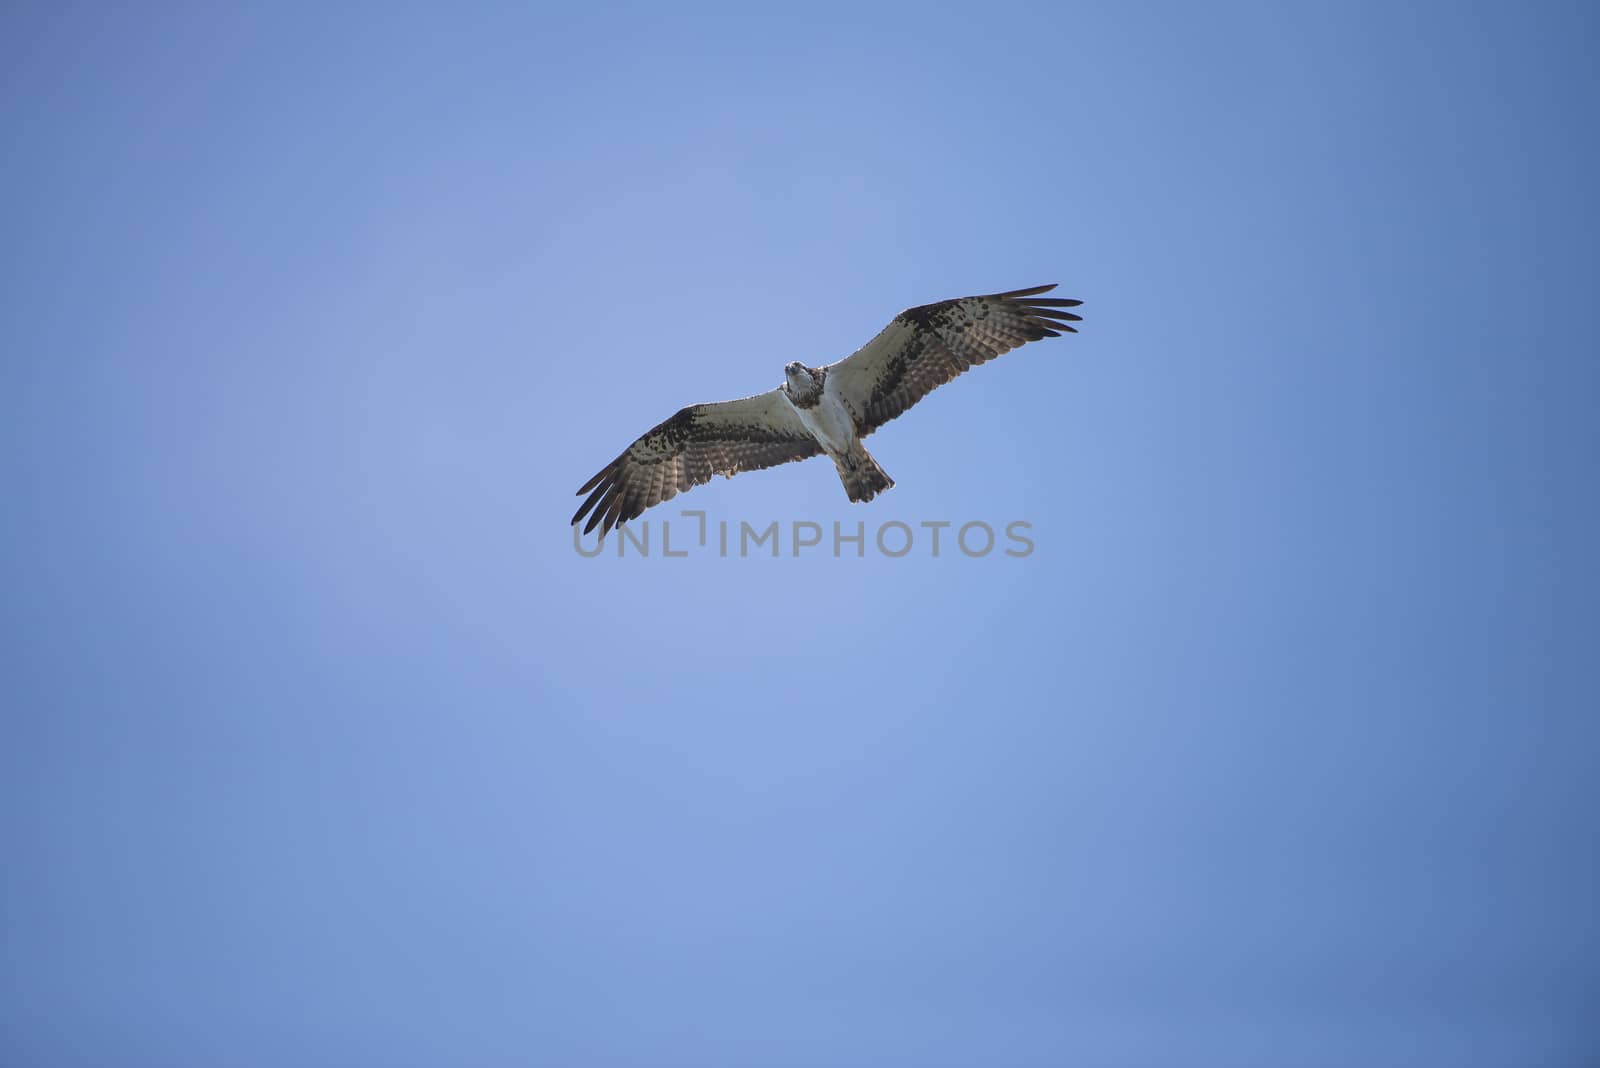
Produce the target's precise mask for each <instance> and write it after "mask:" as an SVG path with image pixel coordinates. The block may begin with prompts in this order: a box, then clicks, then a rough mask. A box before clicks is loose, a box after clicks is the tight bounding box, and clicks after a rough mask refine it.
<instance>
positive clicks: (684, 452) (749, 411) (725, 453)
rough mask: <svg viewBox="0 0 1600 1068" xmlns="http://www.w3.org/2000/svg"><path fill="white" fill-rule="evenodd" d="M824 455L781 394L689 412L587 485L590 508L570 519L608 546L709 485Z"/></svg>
mask: <svg viewBox="0 0 1600 1068" xmlns="http://www.w3.org/2000/svg"><path fill="white" fill-rule="evenodd" d="M821 451H822V447H821V446H819V445H818V444H817V439H816V438H814V437H812V436H811V432H810V431H809V430H807V429H806V427H805V424H804V423H802V422H801V421H800V416H799V415H798V414H796V412H795V410H794V408H793V407H792V406H791V405H790V404H789V402H788V401H787V400H786V399H785V398H784V397H783V394H782V388H781V387H780V388H779V389H774V390H772V391H771V392H769V393H758V394H756V395H755V396H754V397H741V398H740V399H739V400H731V401H719V402H717V403H716V404H691V405H690V406H689V407H687V408H684V409H683V410H682V411H680V412H678V413H677V414H676V415H674V416H673V417H672V418H671V419H668V420H667V421H666V422H664V423H661V424H660V425H659V426H657V427H655V428H654V429H652V430H649V431H647V432H646V433H645V434H644V435H642V436H641V437H640V438H639V440H638V441H635V442H634V443H633V444H632V445H629V446H628V447H627V449H625V450H624V451H623V453H622V455H621V456H618V457H617V458H616V459H615V460H612V461H611V462H610V463H609V464H607V465H606V466H605V467H603V468H601V470H600V472H599V473H598V474H596V475H595V476H594V477H593V478H591V479H590V480H589V481H587V482H585V483H584V484H583V488H582V489H580V490H578V495H579V496H582V495H583V494H585V493H587V494H589V498H588V500H586V501H584V502H583V506H582V507H581V508H579V509H578V511H577V514H576V515H574V516H573V517H572V521H573V523H577V522H578V521H579V520H581V519H582V518H583V517H584V516H586V515H587V516H588V517H589V522H588V523H587V524H585V525H584V528H583V532H584V533H585V534H587V533H589V532H590V531H591V530H593V529H594V528H595V526H596V525H599V527H600V536H601V537H602V538H603V537H605V536H606V535H607V534H608V533H610V531H611V528H612V527H614V526H616V525H617V524H618V523H626V522H627V521H628V520H630V519H633V518H636V517H637V516H638V515H639V514H640V513H641V512H643V511H644V510H645V509H646V508H649V507H651V506H652V505H657V504H660V503H661V502H662V501H665V500H670V499H672V498H673V497H676V496H677V495H678V494H679V493H681V492H683V491H684V490H687V489H692V488H693V487H695V486H698V485H701V484H702V483H705V482H710V481H711V476H712V475H727V476H728V477H730V478H731V477H733V476H734V475H736V474H738V473H739V472H740V471H759V470H760V469H761V468H763V467H775V466H777V465H778V464H786V463H789V462H790V461H791V460H804V459H805V458H806V457H808V456H815V455H817V454H818V453H820V452H821Z"/></svg>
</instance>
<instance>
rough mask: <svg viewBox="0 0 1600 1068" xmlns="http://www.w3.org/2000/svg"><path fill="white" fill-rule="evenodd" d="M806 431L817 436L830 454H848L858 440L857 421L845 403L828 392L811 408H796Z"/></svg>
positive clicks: (825, 391) (824, 392) (824, 391)
mask: <svg viewBox="0 0 1600 1068" xmlns="http://www.w3.org/2000/svg"><path fill="white" fill-rule="evenodd" d="M795 410H796V411H797V412H799V413H800V419H801V421H802V422H804V423H805V425H806V429H807V430H809V431H811V433H812V434H813V435H815V437H816V439H817V440H818V441H819V442H821V443H822V447H823V448H824V449H826V450H828V452H830V453H834V454H839V453H844V452H848V451H849V449H850V446H851V445H852V444H854V443H855V440H856V426H855V421H854V420H852V419H851V418H850V413H849V411H847V410H846V409H845V406H844V402H842V401H841V400H839V398H838V397H836V396H834V395H833V394H832V393H830V392H828V391H827V390H823V393H822V399H821V400H819V401H818V402H817V403H816V404H815V405H813V406H812V407H810V408H796V409H795Z"/></svg>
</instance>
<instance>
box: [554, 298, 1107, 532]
mask: <svg viewBox="0 0 1600 1068" xmlns="http://www.w3.org/2000/svg"><path fill="white" fill-rule="evenodd" d="M1054 288H1055V286H1054V285H1047V286H1036V287H1034V288H1032V289H1017V290H1012V291H1011V292H1009V293H994V294H990V295H988V296H980V297H959V298H957V299H955V300H945V301H940V302H939V303H937V304H924V305H922V306H921V307H916V308H909V309H907V310H906V311H903V312H901V313H900V314H899V315H897V316H895V317H894V320H893V321H892V322H890V323H889V325H888V326H886V327H885V328H884V329H883V330H882V331H881V332H880V333H879V334H878V336H877V337H874V338H873V339H872V340H871V341H869V342H867V343H866V344H865V345H864V346H862V347H861V348H860V349H859V350H857V351H856V352H855V353H854V354H852V355H850V356H848V357H846V358H845V359H843V360H840V361H839V362H838V363H834V364H830V365H828V366H826V367H807V366H806V365H804V364H801V363H798V362H796V363H791V364H789V365H788V367H787V368H785V382H784V384H783V385H781V386H779V387H778V388H777V389H774V390H771V391H769V392H767V393H759V394H756V395H755V396H753V397H743V398H741V399H739V400H732V401H721V402H718V403H715V404H694V405H690V406H689V407H687V408H684V409H682V410H680V411H679V412H678V413H677V414H675V415H674V416H672V418H670V419H668V420H666V421H665V422H663V423H661V424H659V425H658V426H656V427H654V428H653V429H651V430H650V431H648V432H647V433H645V434H644V435H643V436H641V437H640V438H639V439H638V440H637V441H635V442H634V443H633V444H632V445H630V446H628V448H627V449H626V450H624V451H623V453H622V455H620V456H618V457H617V458H616V459H615V460H613V461H611V463H609V464H607V465H606V466H605V467H604V468H602V469H601V470H600V471H599V472H598V473H597V474H596V475H595V476H594V477H593V478H591V479H590V480H589V481H588V482H586V483H584V485H583V487H582V488H581V489H579V490H578V494H579V496H582V495H583V494H588V495H589V496H588V498H587V499H586V500H585V501H584V502H583V504H582V506H581V507H579V509H578V511H577V514H575V515H574V516H573V517H572V522H573V523H574V524H576V523H578V522H580V521H582V520H583V518H584V517H585V516H588V517H589V521H588V523H587V524H585V526H584V528H583V529H584V533H586V534H587V533H589V532H590V531H592V530H593V529H594V528H595V527H596V526H599V527H600V533H601V537H604V536H605V535H606V534H607V533H608V532H610V530H611V528H612V527H614V526H616V525H617V524H619V523H626V522H627V521H628V520H630V519H634V518H636V517H638V516H639V515H640V514H641V513H643V512H644V510H645V509H646V508H649V507H651V506H652V505H656V504H660V503H661V502H662V501H665V500H669V499H670V498H672V497H674V496H676V495H677V494H679V493H681V492H683V491H684V490H687V489H690V488H692V487H694V486H698V485H700V484H702V483H705V482H709V481H710V480H711V477H712V476H713V475H726V476H728V477H732V476H733V475H736V474H738V473H739V472H740V471H755V470H758V469H760V468H763V467H774V466H776V465H778V464H783V463H789V462H791V461H794V460H804V459H806V458H808V457H811V456H817V455H819V454H822V453H827V454H828V455H829V456H830V457H831V458H832V459H833V461H834V465H835V467H836V468H837V469H838V472H839V477H840V479H841V480H842V481H843V482H844V486H845V490H846V492H847V493H848V495H849V497H850V499H851V500H852V501H866V500H871V499H872V498H873V497H874V496H875V495H876V494H877V493H879V492H881V491H882V490H884V489H887V488H888V487H890V486H892V485H894V481H893V480H892V479H890V478H889V476H888V475H887V474H886V473H884V471H883V469H882V468H880V467H879V466H878V464H877V461H876V460H874V459H873V458H872V457H871V456H870V455H869V454H868V453H867V451H866V449H865V447H864V446H862V444H861V441H860V439H861V438H863V437H865V436H866V435H868V434H870V433H872V432H873V431H874V430H876V429H877V428H878V427H880V426H882V425H883V424H884V423H887V422H888V421H889V420H891V419H894V418H896V417H897V416H899V415H901V414H903V413H904V412H905V411H906V409H908V408H910V407H911V406H912V405H913V404H915V403H917V401H919V400H921V399H922V398H923V397H925V396H927V395H928V394H929V393H931V392H932V391H933V390H934V389H936V388H938V387H939V386H941V385H943V384H944V383H946V382H948V381H950V380H951V379H953V378H955V377H956V376H958V375H960V374H961V373H962V372H963V371H965V370H966V369H967V368H969V367H973V366H976V365H977V364H980V363H985V362H987V361H988V360H991V359H993V358H994V357H996V356H999V355H1001V354H1002V353H1005V352H1009V351H1010V350H1012V349H1014V348H1016V347H1017V346H1019V345H1022V344H1024V343H1026V342H1029V341H1037V340H1039V339H1040V338H1045V337H1059V336H1060V335H1061V332H1062V331H1067V332H1071V333H1075V332H1076V331H1075V330H1074V328H1073V327H1072V326H1071V325H1070V324H1071V323H1074V322H1077V321H1078V320H1079V316H1077V315H1075V314H1073V313H1072V312H1070V311H1067V310H1066V309H1067V308H1074V307H1077V306H1078V305H1079V304H1080V303H1081V302H1080V301H1076V300H1062V299H1051V298H1042V297H1041V296H1040V294H1043V293H1048V292H1049V291H1050V290H1052V289H1054Z"/></svg>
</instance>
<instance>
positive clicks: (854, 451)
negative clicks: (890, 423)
mask: <svg viewBox="0 0 1600 1068" xmlns="http://www.w3.org/2000/svg"><path fill="white" fill-rule="evenodd" d="M833 465H834V467H836V468H838V469H839V481H841V482H843V483H844V491H845V493H846V494H848V495H849V497H850V499H851V500H852V501H870V500H872V498H874V497H876V496H877V495H878V494H880V493H882V492H883V491H884V490H886V489H888V488H889V487H890V486H892V485H894V479H892V478H890V477H889V473H888V472H887V471H885V470H884V469H883V468H881V467H879V466H878V461H876V460H874V459H873V458H872V455H871V454H870V453H869V452H867V447H866V446H865V445H863V444H861V442H859V441H858V442H856V443H855V444H854V445H851V446H850V451H849V452H846V453H845V454H844V455H843V456H835V457H834V458H833Z"/></svg>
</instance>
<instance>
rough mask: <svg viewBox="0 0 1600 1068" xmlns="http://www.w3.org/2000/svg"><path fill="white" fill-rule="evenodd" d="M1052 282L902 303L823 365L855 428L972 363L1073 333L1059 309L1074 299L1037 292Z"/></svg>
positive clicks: (880, 420)
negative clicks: (872, 332) (874, 332)
mask: <svg viewBox="0 0 1600 1068" xmlns="http://www.w3.org/2000/svg"><path fill="white" fill-rule="evenodd" d="M1054 288H1055V285H1054V284H1051V285H1047V286H1035V287H1034V288H1032V289H1015V290H1012V291H1011V292H1010V293H991V294H990V295H988V296H985V297H958V298H956V299H955V300H943V301H940V302H939V303H938V304H924V305H922V306H921V307H920V308H908V309H907V310H905V311H903V312H901V313H900V314H899V315H897V316H895V317H894V321H893V322H891V323H890V324H889V325H888V326H886V327H884V328H883V331H882V332H881V333H879V334H878V336H877V337H875V338H873V339H872V340H871V341H869V342H867V343H866V344H865V345H863V346H862V347H861V348H860V349H858V350H857V351H856V352H855V353H854V354H853V355H851V356H847V357H845V358H844V359H842V360H840V361H839V362H838V363H836V364H833V365H831V366H830V367H829V368H828V383H829V384H830V385H835V386H836V388H837V389H838V391H839V395H840V396H841V397H842V398H843V399H844V402H845V405H846V406H847V407H848V408H849V409H850V413H851V414H852V415H853V416H854V417H855V422H856V433H857V434H860V435H862V436H865V435H867V434H870V433H872V432H873V431H874V430H876V429H878V428H879V427H880V426H882V425H883V424H885V423H887V422H888V421H889V420H891V419H893V418H895V417H896V416H898V415H900V414H901V413H902V412H904V411H905V410H906V409H907V408H909V407H911V406H912V405H913V404H915V403H917V401H919V400H921V399H922V398H923V397H926V396H927V395H928V394H929V393H932V392H933V391H934V390H935V389H937V388H938V387H939V386H942V385H944V384H945V383H946V382H948V381H950V380H951V379H952V378H955V377H956V376H957V375H959V374H960V373H961V372H963V371H965V370H966V369H967V368H969V367H972V366H974V365H975V364H980V363H984V362H986V361H988V360H992V359H994V358H995V357H996V356H999V355H1000V354H1001V353H1004V352H1010V351H1011V350H1012V349H1014V348H1016V347H1017V346H1018V345H1021V344H1024V343H1025V342H1029V341H1038V340H1039V339H1040V338H1042V337H1060V336H1061V331H1063V330H1065V331H1067V332H1068V333H1077V331H1076V330H1075V329H1074V328H1073V327H1072V326H1071V325H1069V324H1070V323H1075V322H1077V321H1079V319H1080V318H1081V316H1077V315H1074V314H1073V313H1072V312H1069V311H1065V310H1064V309H1066V308H1076V307H1077V306H1078V305H1079V304H1082V303H1083V302H1082V301H1081V300H1061V299H1050V298H1043V297H1040V296H1039V294H1041V293H1048V292H1050V291H1051V290H1052V289H1054Z"/></svg>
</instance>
